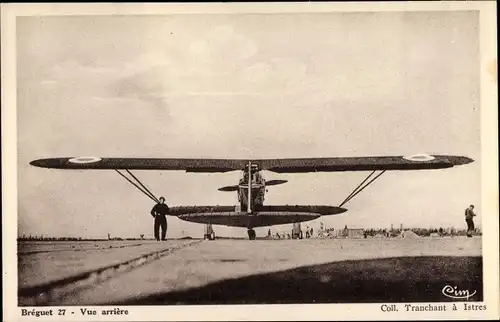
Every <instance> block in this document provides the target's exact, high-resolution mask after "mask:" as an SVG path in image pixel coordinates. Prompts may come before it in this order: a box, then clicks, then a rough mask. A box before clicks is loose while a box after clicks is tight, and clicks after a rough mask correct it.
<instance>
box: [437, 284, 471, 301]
mask: <svg viewBox="0 0 500 322" xmlns="http://www.w3.org/2000/svg"><path fill="white" fill-rule="evenodd" d="M441 293H443V295H444V296H446V297H449V298H452V299H461V300H468V299H469V298H471V297H473V296H474V294H476V291H475V290H474V292H472V293H471V292H470V291H469V290H459V289H458V287H456V286H451V285H445V287H443V289H442V290H441Z"/></svg>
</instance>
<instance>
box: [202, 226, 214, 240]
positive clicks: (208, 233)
mask: <svg viewBox="0 0 500 322" xmlns="http://www.w3.org/2000/svg"><path fill="white" fill-rule="evenodd" d="M203 239H205V240H206V239H208V240H215V231H214V229H213V228H212V224H206V225H205V234H204V235H203Z"/></svg>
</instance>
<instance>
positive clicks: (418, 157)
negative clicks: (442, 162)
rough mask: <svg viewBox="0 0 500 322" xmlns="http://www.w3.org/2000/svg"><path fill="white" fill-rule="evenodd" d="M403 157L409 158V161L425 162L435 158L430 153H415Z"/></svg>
mask: <svg viewBox="0 0 500 322" xmlns="http://www.w3.org/2000/svg"><path fill="white" fill-rule="evenodd" d="M403 159H405V160H408V161H416V162H424V161H431V160H434V159H435V157H433V156H432V155H428V154H414V155H410V156H406V157H403Z"/></svg>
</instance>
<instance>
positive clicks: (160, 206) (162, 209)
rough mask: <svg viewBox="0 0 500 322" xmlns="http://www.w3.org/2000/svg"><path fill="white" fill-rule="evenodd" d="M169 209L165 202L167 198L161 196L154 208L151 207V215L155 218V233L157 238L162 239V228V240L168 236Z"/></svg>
mask: <svg viewBox="0 0 500 322" xmlns="http://www.w3.org/2000/svg"><path fill="white" fill-rule="evenodd" d="M168 212H169V209H168V206H167V205H166V204H165V198H163V197H160V202H159V203H157V204H156V205H155V206H154V207H153V209H151V216H153V218H154V219H155V224H154V233H155V239H156V240H158V241H159V240H160V228H161V240H165V237H166V236H167V217H166V215H167V214H168Z"/></svg>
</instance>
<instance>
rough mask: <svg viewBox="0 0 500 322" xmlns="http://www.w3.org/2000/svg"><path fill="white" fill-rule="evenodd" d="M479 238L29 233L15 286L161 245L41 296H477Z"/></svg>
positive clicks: (125, 300) (342, 299) (191, 300)
mask: <svg viewBox="0 0 500 322" xmlns="http://www.w3.org/2000/svg"><path fill="white" fill-rule="evenodd" d="M481 246H482V245H481V238H479V237H477V238H470V239H467V238H461V237H454V238H419V239H401V238H394V239H308V240H269V241H267V240H254V241H248V240H215V241H184V240H169V241H166V242H155V241H127V242H125V241H121V242H120V241H109V242H108V241H106V242H65V243H62V242H52V243H47V242H44V243H42V242H40V243H33V242H30V243H20V244H19V247H18V249H19V250H18V253H19V256H18V257H19V263H18V264H19V287H20V290H22V289H25V290H26V289H29V288H33V287H36V286H37V285H38V286H39V285H44V284H46V285H50V283H51V282H52V281H57V280H58V279H61V278H65V277H71V276H72V275H75V274H81V273H85V272H89V271H92V270H96V269H99V268H101V267H105V266H109V265H117V264H119V263H123V262H124V261H127V260H130V259H132V258H140V257H141V256H146V255H147V254H155V253H159V252H163V253H162V254H164V255H161V256H159V255H157V257H154V258H153V259H151V260H148V261H147V262H146V263H142V264H141V265H138V266H137V267H134V268H133V269H130V270H125V271H122V272H121V271H120V270H114V271H113V273H112V275H111V276H109V277H108V278H106V279H105V280H98V281H96V282H93V283H91V285H86V286H85V287H83V288H74V289H71V285H70V291H69V292H66V293H64V296H60V297H58V298H54V299H51V300H48V302H46V303H44V304H45V305H91V304H131V305H134V304H138V305H155V304H159V305H161V304H244V303H247V304H257V303H262V304H264V303H347V302H349V303H367V302H389V301H392V302H400V301H406V302H420V301H426V302H428V301H439V302H441V301H448V300H451V299H450V298H447V297H445V296H444V295H443V294H442V289H443V287H445V286H446V285H453V286H457V287H459V288H461V289H469V290H472V289H474V290H476V295H474V298H472V299H470V300H477V301H479V300H482V296H483V295H482V287H483V284H482V257H481V254H482V250H481ZM169 249H172V251H168V252H167V253H165V250H169ZM165 254H166V255H165ZM148 258H152V257H151V256H150V257H148ZM19 304H20V305H28V304H31V305H33V303H32V302H30V301H25V300H23V298H22V297H20V300H19Z"/></svg>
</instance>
